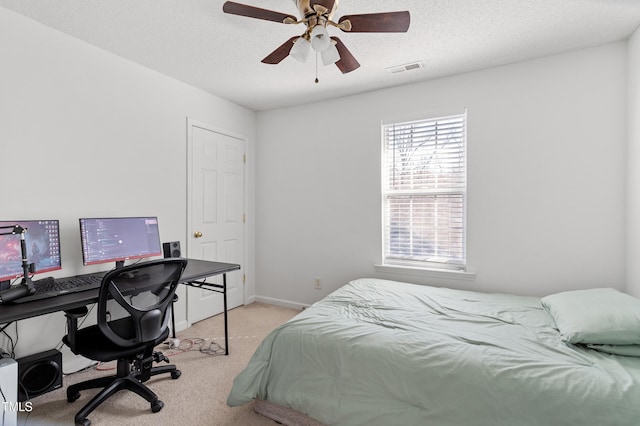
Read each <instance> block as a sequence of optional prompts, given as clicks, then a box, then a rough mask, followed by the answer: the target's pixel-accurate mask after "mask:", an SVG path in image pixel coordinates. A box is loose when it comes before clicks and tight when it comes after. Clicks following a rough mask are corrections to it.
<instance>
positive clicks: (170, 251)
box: [162, 241, 181, 257]
mask: <svg viewBox="0 0 640 426" xmlns="http://www.w3.org/2000/svg"><path fill="white" fill-rule="evenodd" d="M162 251H163V252H164V257H180V256H181V253H180V241H171V242H169V243H162Z"/></svg>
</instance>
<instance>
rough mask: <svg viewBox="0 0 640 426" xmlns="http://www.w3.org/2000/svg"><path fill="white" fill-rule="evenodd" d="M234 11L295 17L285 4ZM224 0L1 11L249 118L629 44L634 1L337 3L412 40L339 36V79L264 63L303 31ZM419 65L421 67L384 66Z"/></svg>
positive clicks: (8, 3)
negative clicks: (385, 16)
mask: <svg viewBox="0 0 640 426" xmlns="http://www.w3.org/2000/svg"><path fill="white" fill-rule="evenodd" d="M238 2H240V3H245V4H249V5H252V6H257V7H261V8H264V9H271V10H276V11H279V12H284V13H288V14H293V15H296V14H297V10H296V7H295V4H294V1H292V0H246V1H245V0H239V1H238ZM223 3H224V0H135V1H131V0H54V1H52V0H0V6H1V7H5V8H7V9H9V10H13V11H15V12H17V13H20V14H22V15H25V16H27V17H30V18H32V19H34V20H36V21H39V22H41V23H43V24H45V25H48V26H51V27H53V28H56V29H58V30H60V31H62V32H64V33H67V34H70V35H71V36H73V37H76V38H78V39H81V40H84V41H86V42H88V43H91V44H93V45H95V46H98V47H100V48H102V49H105V50H107V51H110V52H113V53H115V54H117V55H120V56H122V57H125V58H128V59H130V60H132V61H134V62H137V63H139V64H141V65H144V66H146V67H148V68H151V69H154V70H157V71H159V72H161V73H163V74H166V75H168V76H171V77H174V78H176V79H178V80H182V81H184V82H186V83H189V84H191V85H193V86H196V87H199V88H201V89H203V90H206V91H208V92H211V93H213V94H216V95H218V96H221V97H223V98H226V99H228V100H230V101H233V102H235V103H238V104H240V105H243V106H246V107H248V108H251V109H253V110H256V111H260V110H267V109H273V108H279V107H285V106H290V105H296V104H301V103H307V102H313V101H318V100H323V99H329V98H335V97H340V96H345V95H349V94H355V93H361V92H365V91H369V90H374V89H378V88H383V87H390V86H396V85H402V84H407V83H411V82H416V81H421V80H427V79H432V78H436V77H440V76H445V75H451V74H456V73H461V72H466V71H471V70H476V69H481V68H487V67H492V66H496V65H502V64H507V63H512V62H517V61H521V60H525V59H530V58H534V57H540V56H545V55H550V54H554V53H559V52H563V51H567V50H571V49H576V48H581V47H588V46H595V45H599V44H604V43H609V42H612V41H616V40H623V39H626V38H628V37H629V35H631V34H632V33H633V31H634V30H635V29H636V28H638V26H639V25H640V0H393V1H391V0H387V1H383V0H340V4H339V7H338V9H337V10H336V13H335V15H334V20H336V19H337V18H339V17H340V16H342V15H346V14H358V13H373V12H387V11H398V10H408V11H409V12H410V13H411V26H410V28H409V31H408V32H407V33H400V34H398V33H387V34H374V33H360V34H356V33H351V34H347V33H342V32H341V31H340V30H338V29H336V28H330V29H329V32H330V34H331V35H338V36H339V37H340V38H341V39H342V41H343V42H344V43H345V44H346V46H347V47H348V48H349V50H350V51H351V52H352V53H353V55H354V56H355V57H356V58H357V59H358V61H359V62H360V64H361V67H360V68H358V69H357V70H355V71H353V72H351V73H349V74H344V75H343V74H341V73H340V71H339V70H338V69H337V68H336V67H335V66H333V65H332V66H328V67H324V66H322V65H320V66H319V68H318V77H319V79H320V82H319V84H315V83H314V79H315V75H316V65H315V59H314V57H313V55H311V56H310V58H309V61H307V63H305V64H302V63H300V62H297V61H295V60H294V59H292V58H290V57H289V58H286V59H285V60H284V61H282V62H281V63H280V64H278V65H266V64H262V63H261V62H260V61H261V59H262V58H264V57H265V56H266V55H267V54H269V53H270V52H272V51H273V50H274V49H275V48H276V47H278V46H280V45H281V44H282V43H283V42H284V41H286V40H287V39H289V38H290V37H292V36H294V35H299V34H301V33H302V32H303V28H302V26H295V25H284V24H279V23H275V22H270V21H262V20H257V19H251V18H245V17H241V16H235V15H228V14H225V13H223V12H222V4H223ZM415 61H421V62H422V63H423V65H424V68H421V69H417V70H412V71H405V72H402V73H395V74H393V73H390V72H389V71H387V70H386V68H389V67H393V66H397V65H402V64H406V63H411V62H415Z"/></svg>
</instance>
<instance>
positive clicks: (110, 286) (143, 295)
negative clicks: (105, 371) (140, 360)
mask: <svg viewBox="0 0 640 426" xmlns="http://www.w3.org/2000/svg"><path fill="white" fill-rule="evenodd" d="M186 265H187V259H183V258H168V259H160V260H152V261H147V262H141V263H138V264H134V265H129V266H125V267H122V268H118V269H114V270H111V271H109V272H107V274H106V275H105V276H104V278H103V279H102V283H101V285H100V296H99V299H98V314H97V317H98V318H97V319H98V327H99V328H100V331H102V333H103V334H104V335H105V336H106V337H107V338H108V339H109V340H111V341H112V342H113V343H115V344H116V345H118V346H121V347H131V346H136V345H139V344H141V343H149V342H153V341H155V340H156V339H158V338H159V337H160V336H161V335H162V334H163V333H164V332H165V331H166V330H167V328H168V323H169V315H168V310H169V306H170V305H171V302H172V301H173V296H174V294H175V291H176V287H177V286H178V284H179V283H180V276H181V275H182V271H184V268H185V267H186ZM109 301H115V302H116V303H117V304H118V305H119V306H121V307H122V308H123V309H118V308H117V306H114V305H113V304H109V305H107V302H109Z"/></svg>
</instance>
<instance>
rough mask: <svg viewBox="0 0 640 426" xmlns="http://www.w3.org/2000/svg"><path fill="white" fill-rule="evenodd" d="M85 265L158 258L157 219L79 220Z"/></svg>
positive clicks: (159, 250)
mask: <svg viewBox="0 0 640 426" xmlns="http://www.w3.org/2000/svg"><path fill="white" fill-rule="evenodd" d="M80 239H81V241H82V259H83V263H84V265H95V264H98V263H107V262H116V264H117V265H118V264H122V262H124V261H125V260H129V259H142V258H146V257H153V256H159V255H160V254H161V253H162V248H161V244H160V233H159V231H158V218H157V217H109V218H85V219H80Z"/></svg>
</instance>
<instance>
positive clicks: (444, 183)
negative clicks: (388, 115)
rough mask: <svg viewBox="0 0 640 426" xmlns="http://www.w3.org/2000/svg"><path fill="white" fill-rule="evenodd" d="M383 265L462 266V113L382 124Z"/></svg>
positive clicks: (465, 181) (463, 144)
mask: <svg viewBox="0 0 640 426" xmlns="http://www.w3.org/2000/svg"><path fill="white" fill-rule="evenodd" d="M382 133H383V145H384V149H383V172H382V175H383V197H382V199H383V204H384V205H383V220H384V224H383V232H384V238H383V241H384V257H385V263H406V262H409V263H419V264H425V263H435V264H437V265H440V266H442V265H445V264H446V265H450V266H453V267H456V268H463V267H464V265H465V262H466V256H465V243H466V242H465V236H466V229H465V226H466V223H465V222H466V221H465V212H466V210H465V203H466V185H467V171H466V113H465V114H460V115H454V116H447V117H440V118H436V119H425V120H417V121H410V122H403V123H392V124H384V125H383V126H382Z"/></svg>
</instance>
